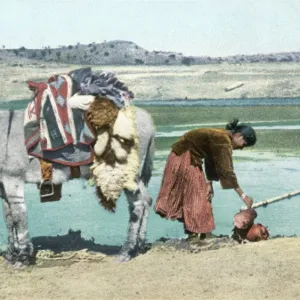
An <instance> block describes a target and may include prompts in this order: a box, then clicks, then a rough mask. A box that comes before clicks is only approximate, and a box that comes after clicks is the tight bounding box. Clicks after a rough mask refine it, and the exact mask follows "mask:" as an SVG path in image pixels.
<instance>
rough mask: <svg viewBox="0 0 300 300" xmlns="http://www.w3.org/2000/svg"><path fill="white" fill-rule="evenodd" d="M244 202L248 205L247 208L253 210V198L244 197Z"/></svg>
mask: <svg viewBox="0 0 300 300" xmlns="http://www.w3.org/2000/svg"><path fill="white" fill-rule="evenodd" d="M242 200H243V201H244V203H245V204H246V206H247V208H251V207H252V205H253V198H251V197H249V196H247V195H245V196H244V197H242Z"/></svg>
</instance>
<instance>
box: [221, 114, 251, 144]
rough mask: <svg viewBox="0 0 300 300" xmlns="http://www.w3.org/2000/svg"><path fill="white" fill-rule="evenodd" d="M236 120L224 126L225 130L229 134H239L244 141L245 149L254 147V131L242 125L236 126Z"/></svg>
mask: <svg viewBox="0 0 300 300" xmlns="http://www.w3.org/2000/svg"><path fill="white" fill-rule="evenodd" d="M238 122H239V120H238V119H233V120H232V121H231V122H229V123H228V124H227V125H226V127H225V128H226V129H227V130H229V131H230V132H231V133H241V134H242V135H243V137H244V139H245V142H246V145H245V146H246V147H250V146H253V145H255V143H256V133H255V130H254V129H253V128H252V127H251V126H249V125H247V124H244V123H240V124H238Z"/></svg>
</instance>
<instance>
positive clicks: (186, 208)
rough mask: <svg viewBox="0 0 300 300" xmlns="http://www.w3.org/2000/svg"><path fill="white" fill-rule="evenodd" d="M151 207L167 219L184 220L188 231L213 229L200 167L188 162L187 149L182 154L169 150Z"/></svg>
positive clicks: (204, 231)
mask: <svg viewBox="0 0 300 300" xmlns="http://www.w3.org/2000/svg"><path fill="white" fill-rule="evenodd" d="M154 210H155V212H156V213H158V214H159V215H160V216H162V217H164V218H166V219H169V220H178V221H183V223H184V226H185V229H186V230H188V231H190V232H195V233H208V232H211V231H212V230H214V229H215V224H214V217H213V213H212V206H211V203H210V202H209V201H208V200H207V199H206V180H205V176H204V174H203V172H202V171H201V170H200V169H199V167H195V166H192V165H191V157H190V152H189V151H187V152H185V153H184V154H182V155H181V156H177V155H176V154H175V153H174V152H173V151H172V152H171V153H170V155H169V157H168V161H167V163H166V167H165V171H164V175H163V180H162V184H161V188H160V191H159V195H158V198H157V200H156V203H155V206H154Z"/></svg>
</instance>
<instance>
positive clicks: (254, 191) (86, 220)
mask: <svg viewBox="0 0 300 300" xmlns="http://www.w3.org/2000/svg"><path fill="white" fill-rule="evenodd" d="M275 100H276V99H275ZM275 100H274V101H275ZM205 101H213V102H214V101H215V100H205ZM222 101H225V102H226V101H227V100H222ZM228 101H229V102H228V103H230V101H233V100H228ZM234 101H238V100H234ZM242 101H248V100H242ZM249 101H250V100H249ZM255 101H256V100H255ZM278 101H279V100H278V99H277V100H276V101H275V102H276V103H277V102H278ZM281 101H286V99H281ZM27 102H28V101H21V102H11V103H10V105H7V107H6V108H15V109H21V108H22V105H23V106H25V104H26V103H27ZM179 102H180V103H179ZM275 102H274V103H275ZM156 103H157V102H155V103H154V102H152V103H151V105H154V104H156ZM215 103H216V102H215ZM236 103H237V102H236ZM272 103H273V102H272ZM272 103H269V105H273V104H272ZM182 104H183V102H182V101H177V102H176V104H175V105H177V106H178V105H182ZM5 105H6V104H5ZM5 105H4V106H3V104H2V105H0V108H5ZM291 105H293V104H291ZM297 122H298V121H297V120H296V121H293V120H290V121H289V120H286V121H284V122H280V121H276V122H275V121H270V122H262V123H260V122H256V123H255V124H254V125H255V127H257V128H261V129H267V130H270V131H272V130H278V129H287V130H288V129H300V128H299V125H298V124H297ZM220 124H221V123H211V124H209V126H218V125H220ZM201 126H203V127H204V126H208V124H207V123H205V124H201V123H197V124H196V123H194V124H193V123H190V124H189V122H188V120H186V122H184V123H183V124H177V125H175V126H171V125H168V124H164V125H161V126H157V127H156V140H157V143H158V144H159V143H160V141H163V140H164V138H166V137H170V136H171V137H179V136H180V135H182V134H183V133H184V132H186V131H188V130H190V129H192V128H196V127H201ZM158 149H159V150H158V151H156V155H155V161H154V174H153V177H152V179H151V182H150V184H149V188H148V190H149V193H150V194H151V196H152V197H153V199H154V201H155V199H156V196H157V194H158V191H159V187H160V183H161V179H162V172H163V169H164V166H165V162H166V158H167V155H168V154H169V148H168V147H166V148H161V147H158ZM233 159H234V166H235V171H236V173H237V175H238V179H239V183H240V185H241V187H242V188H243V189H244V191H245V192H246V193H247V194H249V195H250V196H252V197H253V198H254V200H255V201H256V202H257V201H262V200H265V199H268V198H272V197H275V196H278V195H282V194H285V193H288V192H292V191H294V190H297V189H299V174H300V158H299V157H297V156H277V155H275V154H274V153H267V152H261V153H260V152H257V151H248V150H243V151H235V152H234V158H233ZM214 188H215V197H214V198H213V211H214V216H215V223H216V230H215V232H214V233H216V234H230V232H231V229H232V218H233V216H234V214H235V213H237V212H238V211H239V209H240V207H241V206H242V205H243V202H242V201H241V200H240V199H239V198H238V196H237V195H236V193H235V192H234V191H233V190H222V189H221V188H220V185H219V183H214ZM25 199H26V200H25V201H26V204H27V208H28V217H29V218H28V219H29V220H28V221H29V230H30V234H31V237H36V236H49V235H51V236H56V235H64V234H66V233H67V232H68V230H69V229H72V230H81V233H82V237H84V238H86V239H91V238H94V239H95V242H96V243H100V244H108V245H121V244H122V243H123V241H124V239H125V236H126V231H127V225H128V218H129V215H128V208H127V203H126V198H125V197H124V195H122V196H121V197H120V199H119V200H118V202H117V210H116V213H115V214H111V213H109V212H107V211H105V210H104V209H103V208H102V207H101V206H100V205H99V204H98V202H97V198H96V195H95V191H94V188H93V187H90V186H88V185H86V183H85V182H83V181H82V180H73V181H70V182H68V183H66V184H64V185H63V197H62V199H61V200H60V201H58V202H53V203H40V201H39V197H38V191H37V188H36V185H27V186H26V190H25ZM299 206H300V196H295V197H293V198H291V199H287V200H283V201H279V202H276V203H274V204H270V205H268V206H267V207H261V208H258V209H257V213H258V218H257V219H256V222H261V223H263V224H265V225H267V226H268V227H269V229H270V231H271V235H272V236H275V235H293V234H296V235H299V234H300V222H298V220H299V219H300V209H299ZM1 214H2V207H1V208H0V215H1ZM162 236H164V237H178V238H179V237H183V236H184V232H183V228H182V224H180V223H178V222H176V221H166V220H164V219H162V218H160V217H159V216H158V215H156V214H155V213H154V211H153V208H151V211H150V216H149V224H148V232H147V240H148V241H150V242H152V241H154V240H156V239H158V238H160V237H162ZM6 242H7V231H6V226H5V223H4V221H3V218H0V244H4V243H6Z"/></svg>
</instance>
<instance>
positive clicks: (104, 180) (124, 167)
mask: <svg viewBox="0 0 300 300" xmlns="http://www.w3.org/2000/svg"><path fill="white" fill-rule="evenodd" d="M95 102H96V101H95ZM107 133H108V134H109V135H110V139H109V141H108V143H107V144H108V145H107V144H106V146H105V148H106V149H105V150H106V151H104V150H103V148H104V146H103V145H102V148H101V151H99V149H98V148H100V146H99V145H97V143H98V139H97V143H96V144H95V146H96V148H97V153H101V155H95V159H94V163H93V165H92V166H91V170H92V174H93V180H94V183H95V184H96V186H97V188H96V191H97V194H98V196H99V201H100V204H101V205H103V207H105V208H106V209H107V210H109V211H115V208H116V200H117V199H118V198H119V196H120V194H121V192H122V190H123V189H124V188H125V189H128V190H130V191H136V190H137V188H138V187H137V182H136V177H137V175H138V172H139V156H138V153H139V141H138V134H137V127H136V123H135V108H134V107H133V106H127V107H124V108H122V109H120V110H119V114H118V116H117V118H116V120H115V122H114V125H113V127H112V130H108V131H107ZM103 134H104V133H103V132H102V133H100V135H101V136H100V138H99V141H100V142H99V143H101V141H103V140H105V141H106V137H105V138H104V137H103ZM95 150H96V149H95ZM102 150H103V152H102ZM95 152H96V151H95ZM105 152H106V153H105ZM107 153H109V154H110V155H108V154H107ZM112 156H113V157H114V160H113V162H112V159H111V158H112Z"/></svg>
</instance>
